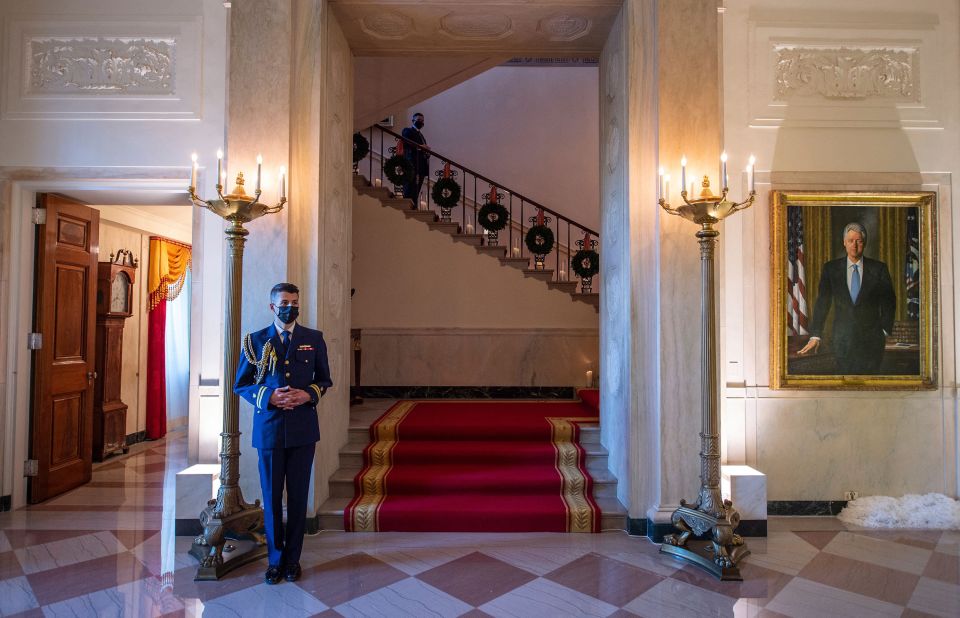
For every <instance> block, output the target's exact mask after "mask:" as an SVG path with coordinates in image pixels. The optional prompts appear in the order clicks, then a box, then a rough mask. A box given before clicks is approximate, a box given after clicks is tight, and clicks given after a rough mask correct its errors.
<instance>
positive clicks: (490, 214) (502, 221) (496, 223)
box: [477, 202, 510, 232]
mask: <svg viewBox="0 0 960 618" xmlns="http://www.w3.org/2000/svg"><path fill="white" fill-rule="evenodd" d="M509 222H510V213H509V212H508V211H507V209H506V208H505V207H504V205H503V204H500V203H499V202H487V203H486V204H484V205H483V206H482V207H481V208H480V212H479V213H477V223H479V224H480V227H482V228H483V229H485V230H487V231H488V232H499V231H500V230H502V229H503V228H505V227H507V223H509Z"/></svg>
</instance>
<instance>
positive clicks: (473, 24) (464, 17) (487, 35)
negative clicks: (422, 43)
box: [440, 13, 513, 41]
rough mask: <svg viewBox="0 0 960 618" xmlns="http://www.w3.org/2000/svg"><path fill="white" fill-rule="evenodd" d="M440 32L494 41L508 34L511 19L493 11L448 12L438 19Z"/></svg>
mask: <svg viewBox="0 0 960 618" xmlns="http://www.w3.org/2000/svg"><path fill="white" fill-rule="evenodd" d="M440 32H442V33H443V34H445V35H447V36H449V37H450V38H453V39H469V40H484V41H496V40H498V39H502V38H504V37H507V36H510V34H511V33H512V32H513V21H512V20H511V19H510V18H509V17H507V16H506V15H496V14H493V13H490V14H480V15H474V14H468V13H449V14H448V15H445V16H444V17H443V19H441V20H440Z"/></svg>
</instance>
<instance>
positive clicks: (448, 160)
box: [365, 124, 600, 240]
mask: <svg viewBox="0 0 960 618" xmlns="http://www.w3.org/2000/svg"><path fill="white" fill-rule="evenodd" d="M374 127H376V128H377V129H379V130H381V131H383V132H384V133H386V134H388V135H392V136H393V137H395V138H397V139H401V140H403V141H404V142H406V143H407V144H410V145H411V146H414V147H416V148H423V145H422V144H418V143H417V142H414V141H413V140H410V139H407V138H406V137H404V136H402V135H400V134H399V133H396V132H395V131H392V130H390V129H388V128H387V127H384V126H383V125H379V124H376V125H372V126H370V127H368V129H365V131H366V130H370V131H372V130H373V128H374ZM371 135H372V133H371ZM371 146H372V144H371ZM426 150H427V151H428V152H429V153H430V155H431V156H435V157H437V158H438V159H440V160H442V161H444V162H446V163H450V164H452V165H454V166H456V167H458V168H460V169H461V170H463V171H464V172H467V173H470V174H472V175H473V176H474V177H476V178H479V179H481V180H483V181H484V182H486V183H489V184H491V185H493V186H495V187H497V188H498V189H503V190H504V191H505V192H507V193H509V194H510V195H514V196H516V197H518V198H520V200H522V201H524V202H527V203H529V204H531V205H532V206H533V207H534V208H539V209H543V211H544V212H546V213H550V214H551V215H553V216H554V217H557V219H558V220H563V221H565V222H566V223H568V224H573V225H575V226H577V227H578V228H580V229H581V230H583V231H584V232H588V233H589V234H590V235H592V236H593V237H594V238H596V239H598V240H599V238H600V233H599V232H597V231H595V230H591V229H590V228H588V227H587V226H585V225H583V224H582V223H580V222H578V221H574V220H573V219H571V218H570V217H567V216H564V215H562V214H560V213H558V212H557V211H555V210H552V209H550V208H547V207H546V206H544V205H542V204H540V203H539V202H537V201H536V200H532V199H530V198H529V197H527V196H525V195H523V194H522V193H519V192H517V191H514V190H513V189H511V188H509V187H505V186H504V185H502V184H500V183H497V182H495V181H493V180H491V179H489V178H487V177H486V176H484V175H483V174H480V173H478V172H475V171H473V170H472V169H470V168H469V167H467V166H465V165H463V164H462V163H459V162H457V161H455V160H453V159H451V158H450V157H448V156H446V155H444V154H442V153H439V152H437V151H436V150H433V149H432V148H429V147H428V148H427V149H426ZM380 154H381V156H384V154H383V153H380ZM520 223H521V224H522V223H523V222H522V221H521V222H520Z"/></svg>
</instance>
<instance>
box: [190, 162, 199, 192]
mask: <svg viewBox="0 0 960 618" xmlns="http://www.w3.org/2000/svg"><path fill="white" fill-rule="evenodd" d="M190 160H191V161H193V166H192V168H191V170H190V186H191V187H193V188H194V189H196V188H197V153H193V154H191V155H190Z"/></svg>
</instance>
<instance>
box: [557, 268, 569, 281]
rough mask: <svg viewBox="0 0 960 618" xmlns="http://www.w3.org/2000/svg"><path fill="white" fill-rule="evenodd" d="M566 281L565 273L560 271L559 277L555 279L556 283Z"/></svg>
mask: <svg viewBox="0 0 960 618" xmlns="http://www.w3.org/2000/svg"><path fill="white" fill-rule="evenodd" d="M566 280H567V271H565V270H563V269H562V268H561V269H560V276H559V277H557V281H566Z"/></svg>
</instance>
